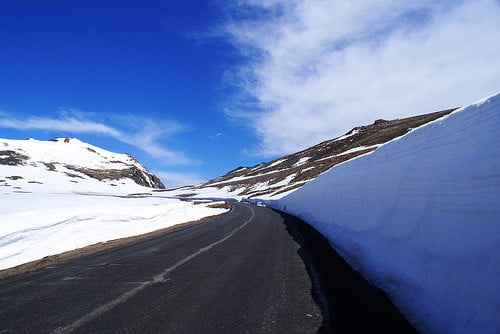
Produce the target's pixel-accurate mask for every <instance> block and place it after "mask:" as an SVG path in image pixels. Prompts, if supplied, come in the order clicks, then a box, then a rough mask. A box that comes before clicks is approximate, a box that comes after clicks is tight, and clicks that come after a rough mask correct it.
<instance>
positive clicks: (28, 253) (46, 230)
mask: <svg viewBox="0 0 500 334" xmlns="http://www.w3.org/2000/svg"><path fill="white" fill-rule="evenodd" d="M0 203H1V204H0V205H1V212H0V222H1V224H0V269H6V268H11V267H14V266H18V265H20V264H23V263H27V262H30V261H35V260H39V259H42V258H44V257H46V256H50V255H55V254H60V253H63V252H66V251H71V250H75V249H79V248H82V247H85V246H88V245H93V244H96V243H100V242H105V241H108V240H114V239H119V238H126V237H131V236H136V235H140V234H145V233H149V232H153V231H156V230H160V229H165V228H168V227H171V226H174V225H177V224H183V223H187V222H192V221H198V220H200V219H202V218H204V217H208V216H214V215H217V214H221V213H224V212H227V210H226V209H222V208H210V207H209V203H202V204H193V203H190V202H185V201H179V200H173V199H165V198H151V197H149V198H124V197H108V196H86V195H75V194H40V193H38V194H13V195H10V196H3V197H2V199H1V202H0Z"/></svg>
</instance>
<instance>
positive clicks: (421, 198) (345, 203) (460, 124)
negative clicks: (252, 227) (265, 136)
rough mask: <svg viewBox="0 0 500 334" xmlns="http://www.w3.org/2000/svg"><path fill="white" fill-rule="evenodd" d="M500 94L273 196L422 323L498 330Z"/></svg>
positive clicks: (437, 329) (450, 329)
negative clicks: (286, 193)
mask: <svg viewBox="0 0 500 334" xmlns="http://www.w3.org/2000/svg"><path fill="white" fill-rule="evenodd" d="M499 129H500V94H497V95H495V96H492V97H490V98H488V99H485V100H484V101H481V102H479V103H476V104H472V105H470V106H468V107H465V108H462V109H459V110H457V111H455V112H453V113H452V114H450V115H448V116H445V117H444V118H441V119H439V120H436V121H434V122H431V123H428V124H426V125H423V126H421V127H419V128H417V129H414V130H412V131H411V132H409V133H408V134H407V135H405V136H403V137H400V138H397V139H395V140H392V141H391V142H388V143H386V144H385V145H383V146H381V147H380V148H379V149H378V150H376V151H375V152H372V153H370V154H367V155H363V156H360V157H357V158H355V159H353V160H350V161H347V162H345V163H343V164H339V165H337V166H335V167H333V168H332V169H331V170H330V171H328V172H326V173H324V174H322V175H321V176H319V177H318V178H317V179H315V180H314V181H311V182H310V183H308V184H306V185H305V186H303V187H302V188H300V189H298V190H297V191H295V192H293V193H291V194H290V195H288V196H285V197H283V198H282V199H281V200H277V201H271V203H270V205H271V206H273V207H275V208H277V209H283V208H284V206H285V205H286V206H287V210H286V211H287V212H289V213H292V214H294V215H297V216H299V217H300V218H302V219H304V220H305V221H307V222H309V223H310V224H311V225H313V227H314V228H315V229H316V230H318V231H319V232H320V233H322V234H323V235H324V236H325V237H326V238H327V239H328V240H329V241H330V242H331V243H332V245H334V247H335V248H336V249H337V250H338V251H339V252H340V253H341V254H342V255H343V256H344V257H345V258H346V260H347V261H348V262H349V263H350V264H351V265H352V266H353V267H354V268H356V269H358V270H360V271H361V272H362V273H363V275H364V276H365V277H367V278H368V279H370V280H371V281H372V282H373V283H375V284H376V285H377V286H378V287H380V288H381V289H382V290H385V291H386V292H387V293H388V294H389V296H390V298H391V299H392V301H393V302H394V303H395V304H396V305H397V306H398V307H399V308H400V310H401V311H402V312H403V313H404V314H405V315H406V316H407V317H408V318H409V319H410V321H412V322H413V323H414V324H415V326H416V327H417V329H419V331H422V332H431V333H499V332H500V320H499V318H498V315H499V314H500V290H499V289H498V282H500V224H499V217H500V208H499V206H498V204H499V203H500V202H499V200H500V173H499V171H500V132H499Z"/></svg>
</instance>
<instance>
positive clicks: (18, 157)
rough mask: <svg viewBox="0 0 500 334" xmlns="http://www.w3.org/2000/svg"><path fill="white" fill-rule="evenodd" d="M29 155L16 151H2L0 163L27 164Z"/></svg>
mask: <svg viewBox="0 0 500 334" xmlns="http://www.w3.org/2000/svg"><path fill="white" fill-rule="evenodd" d="M28 159H29V157H28V156H26V155H23V154H21V153H18V152H15V151H0V165H7V166H19V165H25V164H26V160H28Z"/></svg>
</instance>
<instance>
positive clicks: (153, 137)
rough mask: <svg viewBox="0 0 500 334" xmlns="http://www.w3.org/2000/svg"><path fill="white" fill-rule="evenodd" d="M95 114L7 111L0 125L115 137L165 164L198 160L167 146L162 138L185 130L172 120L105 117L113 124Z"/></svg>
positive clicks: (18, 128)
mask: <svg viewBox="0 0 500 334" xmlns="http://www.w3.org/2000/svg"><path fill="white" fill-rule="evenodd" d="M95 116H96V115H95V114H91V113H85V112H81V111H79V110H75V109H70V110H62V111H61V116H60V117H28V118H25V119H20V118H13V117H10V116H9V115H8V114H5V113H3V114H0V127H1V128H10V129H15V130H22V131H33V130H42V131H56V132H64V133H75V134H79V133H92V134H99V135H104V136H108V137H111V138H114V139H116V140H118V141H121V142H123V143H125V144H128V145H130V146H133V147H135V148H138V149H140V150H142V151H144V152H146V153H148V154H149V155H150V156H152V157H154V158H157V159H161V160H162V162H163V164H165V165H185V164H191V163H193V162H195V161H193V160H192V159H190V158H188V157H186V156H185V155H184V154H182V153H180V152H176V151H173V150H169V149H167V148H165V147H164V146H163V145H162V144H161V143H160V140H162V139H165V138H168V137H170V136H173V135H175V134H177V133H179V132H181V131H183V130H184V127H183V126H182V125H181V124H179V123H176V122H172V121H163V122H158V121H153V120H151V119H147V118H138V117H134V116H126V117H124V116H113V115H108V116H106V118H107V119H108V120H110V123H116V124H118V125H119V126H120V127H119V128H118V127H117V126H116V125H114V126H113V125H110V124H105V123H104V122H102V121H101V122H98V121H94V120H92V117H95Z"/></svg>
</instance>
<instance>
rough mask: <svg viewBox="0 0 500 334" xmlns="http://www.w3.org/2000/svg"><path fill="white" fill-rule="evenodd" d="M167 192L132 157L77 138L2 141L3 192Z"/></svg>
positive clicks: (0, 184) (0, 174)
mask: <svg viewBox="0 0 500 334" xmlns="http://www.w3.org/2000/svg"><path fill="white" fill-rule="evenodd" d="M146 188H155V189H164V188H165V186H164V185H163V183H162V182H161V181H160V179H159V178H158V177H156V176H155V175H154V174H152V173H151V172H149V171H148V170H147V169H146V168H145V167H144V166H143V165H141V163H140V162H139V161H137V160H136V159H134V158H133V157H132V156H130V155H128V154H119V153H113V152H110V151H106V150H103V149H101V148H98V147H96V146H93V145H90V144H87V143H84V142H82V141H80V140H78V139H76V138H69V137H66V138H54V139H51V140H49V141H40V140H35V139H32V138H28V139H25V140H10V139H0V191H1V192H8V191H15V192H24V191H28V192H30V191H38V190H42V191H63V192H64V191H90V192H95V191H112V190H117V191H121V190H124V191H129V190H130V191H139V190H141V189H146Z"/></svg>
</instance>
